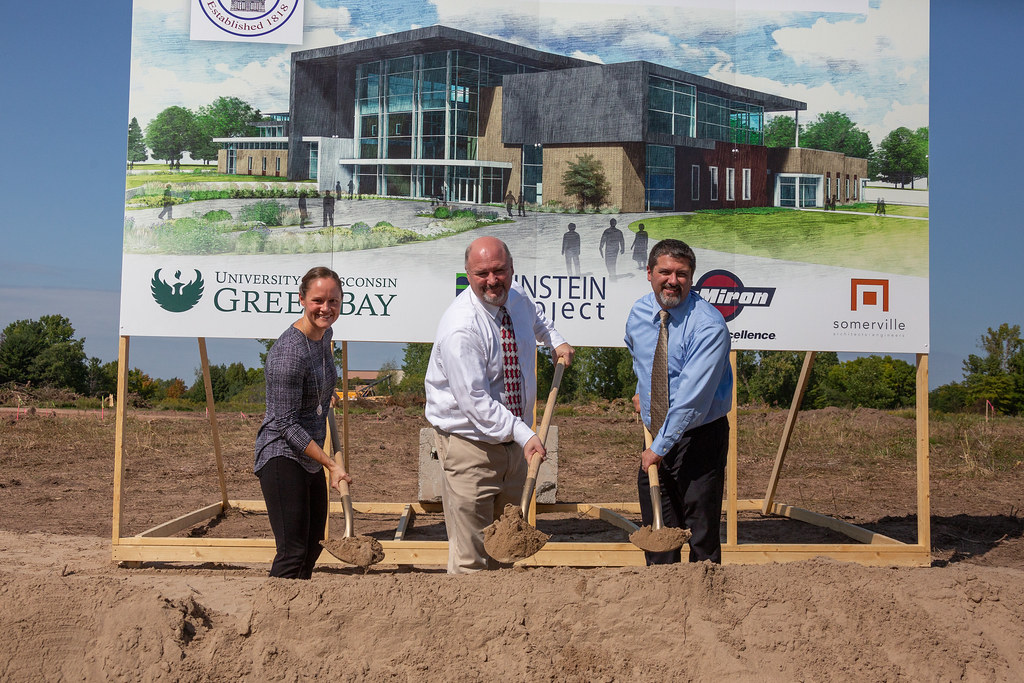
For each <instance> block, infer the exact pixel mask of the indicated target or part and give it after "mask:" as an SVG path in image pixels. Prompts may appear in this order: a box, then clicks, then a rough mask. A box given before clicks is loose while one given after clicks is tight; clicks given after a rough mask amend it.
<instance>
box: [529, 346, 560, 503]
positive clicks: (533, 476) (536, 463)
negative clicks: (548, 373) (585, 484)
mask: <svg viewBox="0 0 1024 683" xmlns="http://www.w3.org/2000/svg"><path fill="white" fill-rule="evenodd" d="M564 372H565V359H564V358H559V359H558V363H556V364H555V374H554V377H552V378H551V391H550V392H548V402H547V403H545V404H544V417H542V418H541V421H540V430H538V432H537V436H538V437H539V438H540V442H541V445H543V444H544V442H545V441H547V438H548V427H550V426H551V418H552V417H553V414H554V412H555V410H554V408H555V399H556V398H558V385H559V384H561V383H562V374H563V373H564ZM540 461H541V458H538V457H534V458H533V459H532V460H530V469H529V471H527V473H526V487H525V488H524V489H523V499H522V501H521V504H520V507H521V508H522V510H523V517H524V518H525V517H526V508H527V507H529V505H530V499H531V498H533V490H534V488H535V487H536V485H537V473H538V472H539V471H540Z"/></svg>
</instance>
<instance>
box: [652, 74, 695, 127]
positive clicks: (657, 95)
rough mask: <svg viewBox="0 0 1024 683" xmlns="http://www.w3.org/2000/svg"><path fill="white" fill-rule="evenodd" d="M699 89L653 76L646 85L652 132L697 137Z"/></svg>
mask: <svg viewBox="0 0 1024 683" xmlns="http://www.w3.org/2000/svg"><path fill="white" fill-rule="evenodd" d="M696 90H697V89H696V88H694V87H693V86H692V85H687V84H686V83H680V82H678V81H673V80H669V79H667V78H658V77H657V76H651V77H650V80H649V81H648V84H647V113H648V128H649V130H650V132H652V133H668V134H669V135H685V136H687V137H691V138H692V137H694V135H695V134H696V133H695V131H696V126H695V121H696V119H695V116H694V114H695V107H696Z"/></svg>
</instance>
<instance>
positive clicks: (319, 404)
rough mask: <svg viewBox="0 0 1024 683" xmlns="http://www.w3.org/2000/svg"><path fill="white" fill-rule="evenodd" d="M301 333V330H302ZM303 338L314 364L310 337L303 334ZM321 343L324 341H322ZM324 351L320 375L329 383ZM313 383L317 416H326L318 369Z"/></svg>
mask: <svg viewBox="0 0 1024 683" xmlns="http://www.w3.org/2000/svg"><path fill="white" fill-rule="evenodd" d="M300 332H301V330H300ZM302 338H303V339H305V340H306V353H307V354H309V362H310V363H312V362H313V349H312V348H310V346H309V337H307V336H306V335H305V333H303V335H302ZM321 343H323V340H322V339H321ZM324 355H325V354H324V351H323V349H320V373H321V374H322V375H323V376H324V382H325V383H326V381H327V361H326V360H325V359H324ZM313 383H314V385H315V386H316V414H317V415H323V414H324V406H323V403H324V399H323V397H324V395H323V394H322V393H320V378H319V377H317V376H316V368H315V367H314V368H313Z"/></svg>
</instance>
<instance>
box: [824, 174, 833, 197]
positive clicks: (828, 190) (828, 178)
mask: <svg viewBox="0 0 1024 683" xmlns="http://www.w3.org/2000/svg"><path fill="white" fill-rule="evenodd" d="M831 196H832V174H831V173H826V174H825V199H828V198H829V197H831Z"/></svg>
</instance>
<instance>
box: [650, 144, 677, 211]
mask: <svg viewBox="0 0 1024 683" xmlns="http://www.w3.org/2000/svg"><path fill="white" fill-rule="evenodd" d="M645 186H646V195H647V196H646V197H645V199H646V200H647V208H648V210H650V209H674V208H675V206H676V199H675V188H676V152H675V149H674V148H672V147H664V146H661V145H647V171H646V177H645Z"/></svg>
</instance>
